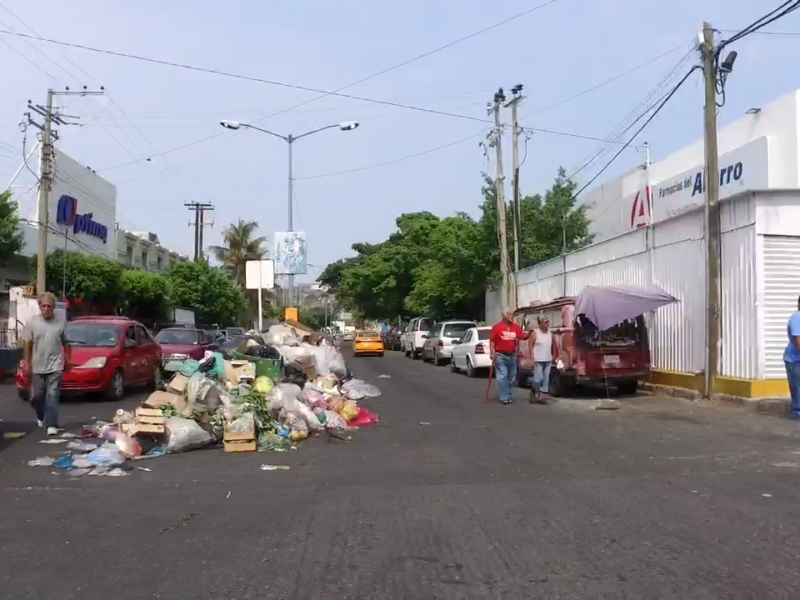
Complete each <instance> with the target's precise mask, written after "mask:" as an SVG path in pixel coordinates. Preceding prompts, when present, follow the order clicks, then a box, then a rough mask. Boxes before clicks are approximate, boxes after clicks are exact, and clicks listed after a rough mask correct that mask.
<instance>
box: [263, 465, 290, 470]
mask: <svg viewBox="0 0 800 600" xmlns="http://www.w3.org/2000/svg"><path fill="white" fill-rule="evenodd" d="M290 468H291V467H289V466H287V465H261V470H262V471H288V470H289V469H290Z"/></svg>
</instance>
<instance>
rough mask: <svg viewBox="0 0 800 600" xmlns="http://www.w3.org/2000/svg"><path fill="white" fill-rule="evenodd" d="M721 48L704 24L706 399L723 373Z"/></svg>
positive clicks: (707, 26)
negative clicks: (718, 60) (719, 145)
mask: <svg viewBox="0 0 800 600" xmlns="http://www.w3.org/2000/svg"><path fill="white" fill-rule="evenodd" d="M716 53H717V48H715V46H714V30H713V29H712V28H711V25H709V24H708V23H703V45H702V48H701V56H702V59H703V77H704V79H705V155H706V157H705V158H706V169H705V179H704V184H705V188H706V202H705V238H706V311H707V315H706V364H705V387H704V395H705V397H706V398H710V397H711V395H712V394H713V393H714V382H715V380H716V377H717V372H718V369H719V343H720V326H719V320H720V290H719V278H720V222H719V150H718V148H717V66H716Z"/></svg>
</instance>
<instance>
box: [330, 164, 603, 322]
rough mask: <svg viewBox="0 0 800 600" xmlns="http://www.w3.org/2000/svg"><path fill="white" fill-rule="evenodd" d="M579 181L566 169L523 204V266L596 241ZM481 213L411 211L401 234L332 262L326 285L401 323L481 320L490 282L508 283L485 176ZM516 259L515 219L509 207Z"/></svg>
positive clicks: (401, 222) (361, 311)
mask: <svg viewBox="0 0 800 600" xmlns="http://www.w3.org/2000/svg"><path fill="white" fill-rule="evenodd" d="M575 187H576V185H575V183H574V182H573V181H570V180H568V179H567V177H566V173H565V172H564V170H563V169H559V172H558V176H557V177H556V179H555V181H554V183H553V185H552V187H551V188H550V189H549V190H547V192H546V193H545V194H544V195H543V196H542V195H539V194H536V195H534V196H525V197H524V198H522V199H521V201H520V213H521V222H522V227H521V240H520V247H521V251H520V254H521V256H520V268H525V267H528V266H531V265H534V264H536V263H539V262H541V261H544V260H548V259H550V258H553V257H555V256H558V255H559V254H560V253H561V252H562V248H563V246H564V241H565V240H566V250H567V251H571V250H574V249H576V248H579V247H581V246H583V245H585V244H587V243H589V242H590V241H591V239H590V236H589V232H588V231H589V229H588V226H589V223H588V220H587V217H586V209H585V207H578V206H576V201H575V198H574V193H575ZM483 196H484V201H483V203H482V205H481V209H480V210H481V216H480V218H479V219H478V220H475V219H473V218H472V217H470V216H469V215H468V214H466V213H458V214H456V215H454V216H450V217H445V218H439V217H437V216H435V215H433V214H431V213H429V212H419V213H411V214H403V215H401V216H400V217H398V218H397V221H396V223H397V231H396V232H394V233H393V234H392V235H390V236H389V238H388V239H387V240H386V241H384V242H382V243H380V244H363V243H358V244H354V245H353V250H354V251H355V252H356V255H355V256H353V257H350V258H345V259H341V260H338V261H336V262H334V263H331V264H330V265H328V267H327V268H326V269H325V271H324V272H323V273H322V275H321V276H320V283H322V284H325V285H328V286H329V287H330V289H331V292H332V293H334V294H335V295H336V298H337V301H338V302H339V303H340V304H341V305H342V306H343V307H346V308H348V309H350V310H353V311H354V312H355V313H356V314H357V315H358V316H359V317H366V318H372V319H395V318H397V317H398V316H409V315H421V314H425V315H429V316H431V317H433V318H436V319H444V318H456V317H458V318H481V317H482V316H483V312H484V298H485V293H486V288H487V285H489V284H490V283H493V282H496V281H498V280H499V279H500V272H501V271H500V250H499V246H498V236H497V208H496V206H497V205H496V200H495V199H496V196H495V187H494V182H493V181H492V180H491V179H490V178H488V177H485V185H484V188H483ZM507 215H508V218H507V227H508V235H507V238H508V244H509V256H510V257H513V220H512V218H511V215H512V211H511V207H510V205H509V207H508V208H507Z"/></svg>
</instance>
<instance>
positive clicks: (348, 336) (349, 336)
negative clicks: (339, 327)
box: [342, 331, 354, 342]
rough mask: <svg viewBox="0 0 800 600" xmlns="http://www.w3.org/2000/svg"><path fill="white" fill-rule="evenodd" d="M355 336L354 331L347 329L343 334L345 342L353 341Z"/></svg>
mask: <svg viewBox="0 0 800 600" xmlns="http://www.w3.org/2000/svg"><path fill="white" fill-rule="evenodd" d="M353 337H354V335H353V333H352V332H350V331H346V332H345V333H344V334H342V341H343V342H352V341H353Z"/></svg>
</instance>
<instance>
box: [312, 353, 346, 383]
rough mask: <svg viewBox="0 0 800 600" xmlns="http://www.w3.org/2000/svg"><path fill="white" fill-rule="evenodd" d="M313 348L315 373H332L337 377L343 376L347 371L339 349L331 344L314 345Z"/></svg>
mask: <svg viewBox="0 0 800 600" xmlns="http://www.w3.org/2000/svg"><path fill="white" fill-rule="evenodd" d="M313 350H314V360H315V361H316V366H317V373H319V374H321V375H328V374H329V373H333V374H334V375H336V376H337V377H344V375H345V373H346V372H347V365H346V364H345V362H344V357H343V356H342V353H341V352H339V350H337V349H336V348H334V347H333V346H315V347H314V348H313Z"/></svg>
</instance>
